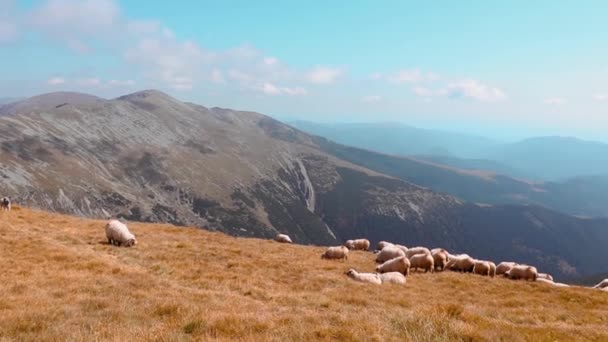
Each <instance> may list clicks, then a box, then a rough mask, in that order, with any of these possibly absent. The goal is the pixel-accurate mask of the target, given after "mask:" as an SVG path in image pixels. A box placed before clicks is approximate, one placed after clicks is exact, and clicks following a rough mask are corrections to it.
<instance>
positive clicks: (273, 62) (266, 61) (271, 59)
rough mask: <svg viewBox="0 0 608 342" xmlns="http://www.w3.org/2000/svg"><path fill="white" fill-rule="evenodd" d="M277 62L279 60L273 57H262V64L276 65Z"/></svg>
mask: <svg viewBox="0 0 608 342" xmlns="http://www.w3.org/2000/svg"><path fill="white" fill-rule="evenodd" d="M278 62H279V60H278V59H276V58H274V57H265V58H264V64H266V65H276V64H277V63H278Z"/></svg>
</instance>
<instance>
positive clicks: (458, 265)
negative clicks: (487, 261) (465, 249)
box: [445, 254, 475, 272]
mask: <svg viewBox="0 0 608 342" xmlns="http://www.w3.org/2000/svg"><path fill="white" fill-rule="evenodd" d="M449 258H450V260H449V261H448V263H447V264H446V265H445V269H447V270H451V271H458V272H472V271H473V266H475V260H474V259H473V258H471V257H470V256H468V255H467V254H460V255H453V254H450V256H449Z"/></svg>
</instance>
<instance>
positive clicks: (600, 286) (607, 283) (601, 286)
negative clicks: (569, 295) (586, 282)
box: [593, 278, 608, 289]
mask: <svg viewBox="0 0 608 342" xmlns="http://www.w3.org/2000/svg"><path fill="white" fill-rule="evenodd" d="M593 288H594V289H606V288H608V278H606V279H604V280H602V281H600V282H599V283H598V284H597V285H595V286H594V287H593Z"/></svg>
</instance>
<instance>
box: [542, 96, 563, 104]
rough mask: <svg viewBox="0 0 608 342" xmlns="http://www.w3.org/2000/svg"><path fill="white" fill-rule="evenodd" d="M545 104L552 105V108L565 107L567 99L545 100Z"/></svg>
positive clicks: (553, 98)
mask: <svg viewBox="0 0 608 342" xmlns="http://www.w3.org/2000/svg"><path fill="white" fill-rule="evenodd" d="M543 103H544V104H547V105H550V106H560V105H563V104H564V103H566V99H564V98H562V97H549V98H546V99H544V100H543Z"/></svg>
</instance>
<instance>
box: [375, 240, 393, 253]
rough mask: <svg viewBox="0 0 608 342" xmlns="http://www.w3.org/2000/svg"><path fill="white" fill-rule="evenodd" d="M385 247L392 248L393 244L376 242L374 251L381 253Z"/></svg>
mask: <svg viewBox="0 0 608 342" xmlns="http://www.w3.org/2000/svg"><path fill="white" fill-rule="evenodd" d="M386 246H393V244H392V243H390V242H388V241H380V242H378V245H376V250H378V251H381V250H382V249H384V247H386Z"/></svg>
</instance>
